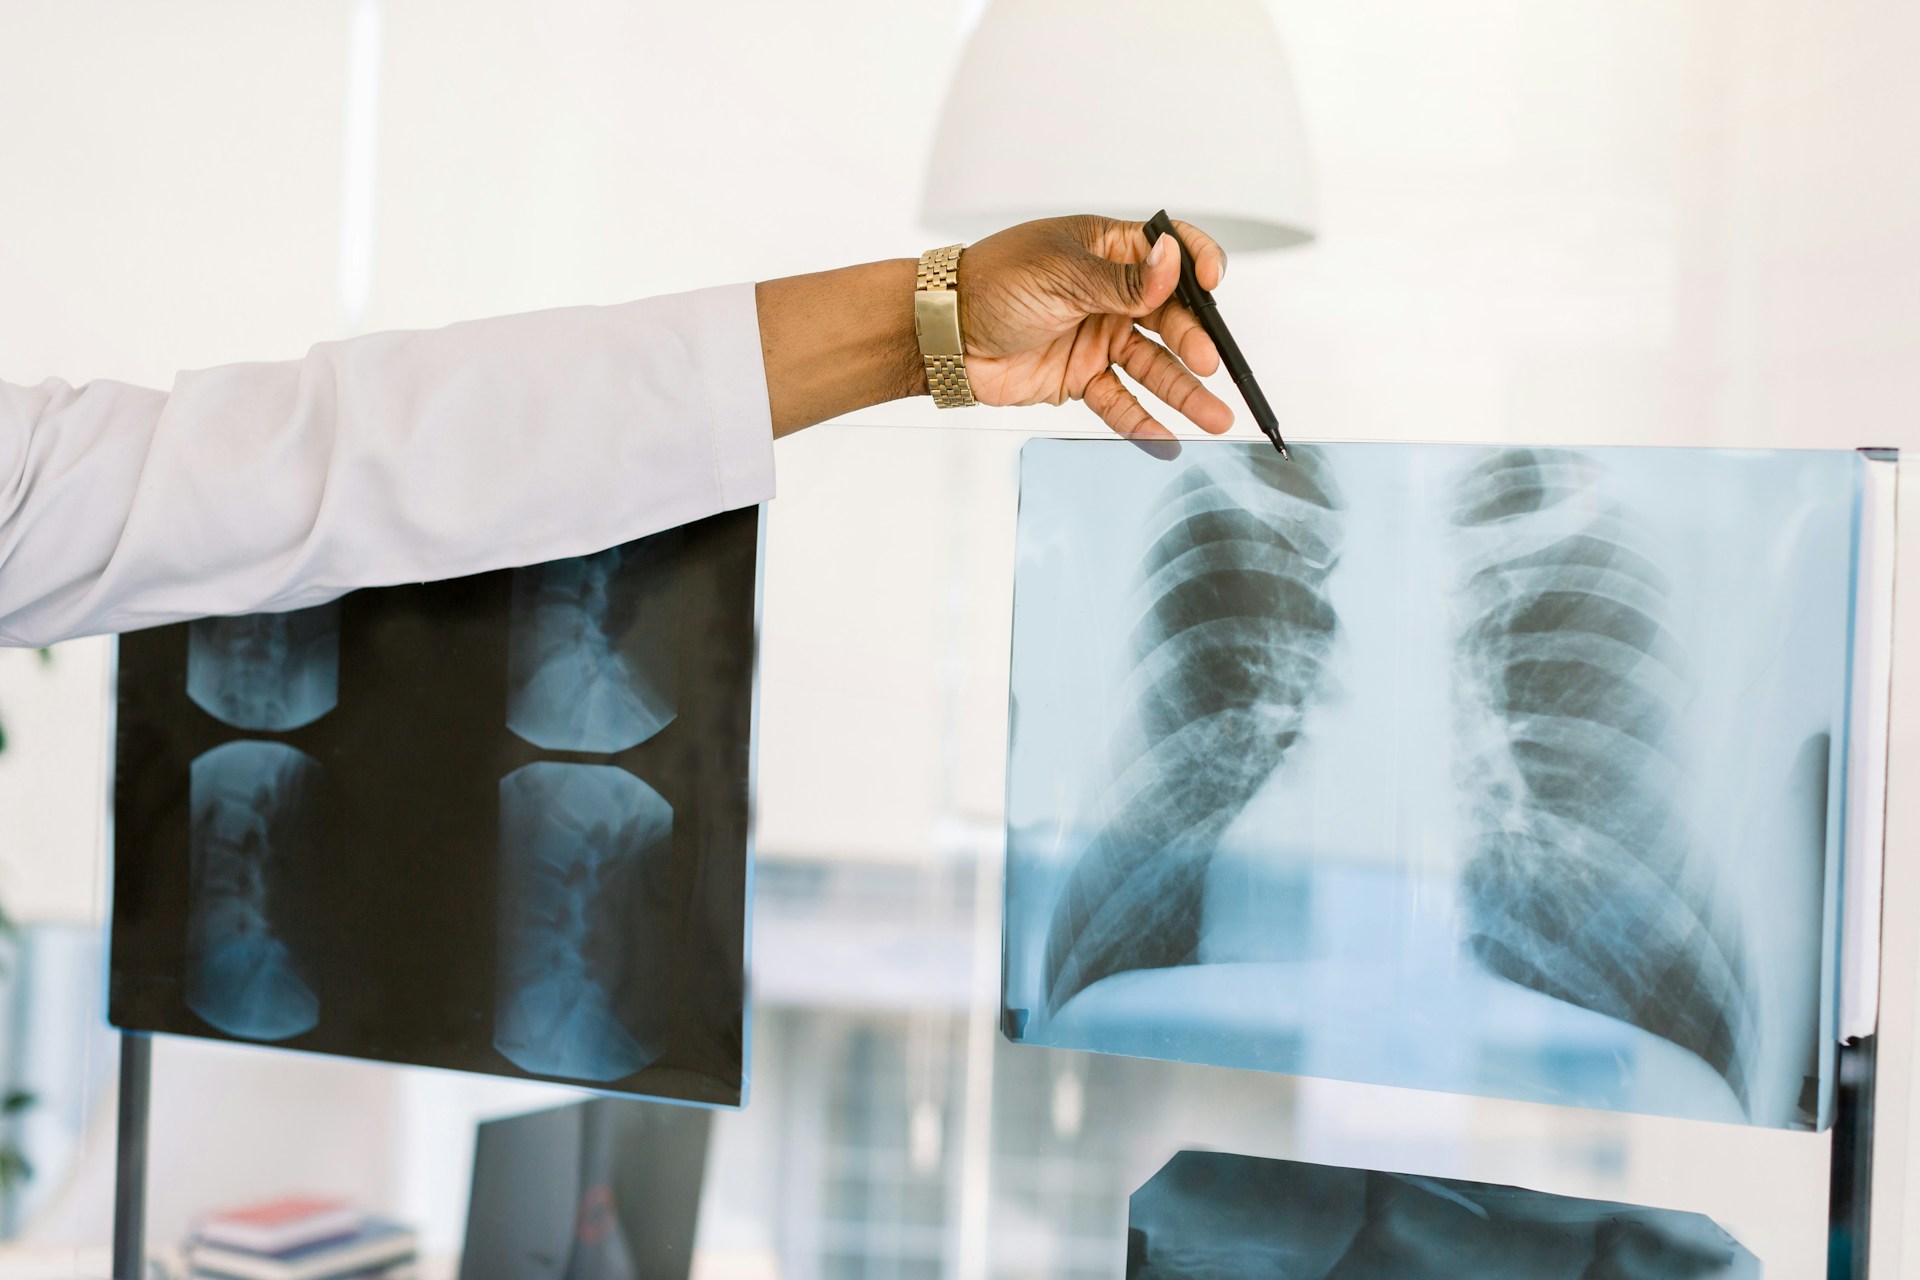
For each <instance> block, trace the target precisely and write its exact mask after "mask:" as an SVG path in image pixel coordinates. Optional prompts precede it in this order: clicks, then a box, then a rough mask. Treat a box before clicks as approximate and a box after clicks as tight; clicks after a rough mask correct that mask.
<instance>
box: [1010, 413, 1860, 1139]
mask: <svg viewBox="0 0 1920 1280" xmlns="http://www.w3.org/2000/svg"><path fill="white" fill-rule="evenodd" d="M1869 465H1870V464H1869V463H1867V462H1866V461H1865V460H1864V459H1862V458H1861V457H1859V456H1857V455H1855V454H1851V453H1838V452H1828V453H1808V452H1798V453H1784V452H1780V453H1762V452H1731V451H1713V450H1678V449H1676V450H1656V449H1591V450H1566V449H1516V448H1479V447H1458V446H1396V445H1329V446H1318V447H1304V448H1302V449H1300V450H1298V451H1297V457H1296V461H1295V462H1293V463H1291V464H1289V463H1287V462H1284V461H1282V460H1281V459H1280V458H1279V457H1277V456H1276V455H1275V454H1274V453H1273V451H1272V450H1271V449H1267V448H1262V447H1260V446H1254V445H1242V444H1238V443H1224V442H1216V443H1199V444H1188V445H1187V446H1185V447H1184V448H1183V449H1182V451H1181V453H1180V455H1179V456H1178V457H1177V458H1173V459H1162V458H1154V457H1152V456H1149V455H1147V454H1145V453H1142V452H1140V451H1138V450H1135V449H1131V448H1128V447H1127V446H1126V445H1125V444H1124V443H1120V442H1104V441H1061V440H1055V441H1035V442H1033V443H1032V444H1030V445H1029V446H1028V447H1027V450H1026V452H1025V454H1024V457H1023V461H1022V480H1021V508H1020V530H1019V563H1018V570H1017V576H1016V597H1015V619H1014V652H1013V689H1012V708H1011V741H1010V746H1009V769H1008V794H1007V821H1008V866H1007V878H1006V953H1005V954H1006V968H1005V972H1004V974H1003V985H1004V998H1005V1006H1006V1007H1005V1026H1006V1030H1007V1032H1008V1034H1009V1035H1011V1036H1012V1037H1013V1038H1015V1039H1018V1040H1023V1041H1026V1042H1030V1043H1036V1044H1046V1045H1054V1046H1060V1047H1069V1048H1080V1049H1092V1050H1099V1051H1106V1052H1115V1053H1127V1054H1136V1055H1141V1056H1149V1057H1163V1058H1173V1059H1178V1060H1183V1061H1195V1062H1207V1063H1214V1064H1218V1065H1227V1066H1238V1067H1254V1068H1260V1069H1266V1070H1273V1071H1284V1072H1290V1073H1298V1074H1308V1075H1323V1076H1331V1077H1336V1078H1344V1079H1353V1080H1361V1081H1367V1082H1372V1083H1380V1084H1392V1085H1402V1086H1410V1087H1419V1088H1430V1089H1444V1090H1449V1091H1455V1092H1464V1093H1478V1094H1486V1095H1491V1096H1498V1097H1510V1098H1520V1099H1527V1100H1537V1101H1549V1102H1557V1103H1563V1104H1570V1105H1580V1106H1592V1107H1604V1108H1613V1109H1626V1110H1638V1111H1646V1112H1652V1113H1657V1114H1668V1115H1679V1116H1688V1117H1699V1118H1711V1119H1719V1120H1727V1121H1734V1122H1740V1123H1751V1124H1759V1125H1767V1126H1776V1127H1798V1128H1808V1127H1816V1126H1818V1125H1820V1124H1823V1123H1824V1122H1825V1120H1826V1118H1827V1117H1826V1111H1827V1108H1828V1106H1829V1099H1830V1095H1831V1090H1830V1081H1831V1072H1832V1049H1831V1046H1832V1043H1833V1040H1834V1035H1833V1031H1834V1026H1835V1022H1834V1019H1835V1007H1834V999H1833V992H1832V986H1833V983H1832V974H1833V972H1834V964H1835V947H1836V931H1837V913H1838V906H1837V904H1838V900H1839V894H1838V880H1837V877H1838V871H1839V865H1840V852H1841V851H1840V837H1841V830H1842V827H1841V813H1842V804H1841V801H1842V799H1843V796H1844V787H1845V782H1846V778H1845V765H1846V752H1845V749H1844V744H1845V742H1846V740H1847V730H1848V723H1847V715H1848V707H1849V695H1850V684H1849V679H1850V666H1849V655H1850V651H1851V645H1852V642H1853V612H1852V611H1853V608H1854V597H1853V586H1854V584H1853V581H1852V577H1853V573H1854V565H1855V555H1854V552H1855V539H1856V536H1857V534H1856V522H1855V517H1856V512H1857V510H1858V507H1859V504H1860V502H1861V495H1862V492H1863V477H1864V474H1865V471H1864V469H1865V468H1866V467H1867V466H1869Z"/></svg>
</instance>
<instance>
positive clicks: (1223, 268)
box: [1213, 253, 1227, 285]
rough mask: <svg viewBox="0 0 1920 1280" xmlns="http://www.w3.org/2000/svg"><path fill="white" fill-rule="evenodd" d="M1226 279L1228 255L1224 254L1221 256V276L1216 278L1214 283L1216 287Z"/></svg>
mask: <svg viewBox="0 0 1920 1280" xmlns="http://www.w3.org/2000/svg"><path fill="white" fill-rule="evenodd" d="M1226 278H1227V255H1226V254H1224V253H1223V254H1221V255H1220V274H1219V275H1218V276H1217V277H1215V279H1214V282H1213V283H1214V284H1215V285H1218V284H1219V283H1220V282H1221V281H1222V280H1225V279H1226Z"/></svg>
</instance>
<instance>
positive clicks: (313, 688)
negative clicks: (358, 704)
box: [187, 601, 340, 733]
mask: <svg viewBox="0 0 1920 1280" xmlns="http://www.w3.org/2000/svg"><path fill="white" fill-rule="evenodd" d="M187 696H188V697H190V698H192V699H193V700H194V702H196V703H197V704H199V706H200V709H201V710H203V711H205V712H206V713H207V714H208V715H210V716H212V717H214V718H215V719H216V720H220V721H222V722H224V723H226V724H230V725H232V726H233V727H234V728H236V729H256V730H264V731H266V732H268V733H284V732H286V731H287V730H289V729H298V728H300V727H301V726H302V725H308V724H312V723H313V722H314V721H315V720H318V719H319V718H320V717H321V716H324V715H325V714H327V712H329V711H331V710H333V708H334V704H335V703H337V702H338V701H339V700H340V605H339V602H338V601H334V602H331V603H328V604H323V605H316V606H315V607H314V608H311V609H298V610H295V611H294V612H292V613H254V614H248V615H246V616H245V617H239V618H200V619H198V620H196V621H194V622H193V623H191V624H189V625H188V627H187Z"/></svg>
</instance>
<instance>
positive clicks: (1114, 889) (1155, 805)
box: [1045, 449, 1341, 1011]
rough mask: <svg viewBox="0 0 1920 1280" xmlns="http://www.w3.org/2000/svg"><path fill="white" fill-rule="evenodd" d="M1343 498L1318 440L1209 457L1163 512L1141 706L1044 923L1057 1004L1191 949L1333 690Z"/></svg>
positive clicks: (1177, 486) (1146, 614)
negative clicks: (1322, 697)
mask: <svg viewBox="0 0 1920 1280" xmlns="http://www.w3.org/2000/svg"><path fill="white" fill-rule="evenodd" d="M1340 506H1341V504H1340V496H1339V491H1338V489H1337V488H1336V487H1335V485H1334V483H1333V481H1332V478H1331V476H1330V475H1329V473H1328V472H1327V470H1326V468H1325V467H1324V465H1323V464H1322V461H1321V459H1320V457H1319V455H1318V454H1317V452H1316V451H1315V450H1312V449H1300V450H1297V451H1296V454H1295V461H1294V462H1292V463H1287V462H1284V461H1282V460H1281V459H1280V458H1278V457H1273V456H1261V455H1259V454H1249V453H1243V452H1235V453H1233V454H1230V455H1227V456H1216V457H1215V458H1213V459H1212V460H1210V461H1209V462H1208V463H1205V464H1201V463H1196V464H1195V465H1193V466H1191V467H1188V468H1186V469H1184V470H1182V471H1181V473H1180V474H1179V476H1178V477H1177V478H1176V479H1174V480H1173V481H1172V482H1171V483H1170V484H1169V485H1168V486H1167V487H1166V489H1165V490H1164V491H1163V492H1162V493H1161V495H1160V498H1159V500H1158V501H1157V502H1156V503H1155V504H1154V507H1153V510H1152V512H1151V513H1150V515H1149V517H1148V522H1149V527H1150V529H1151V530H1152V536H1151V545H1150V549H1149V550H1148V551H1147V554H1146V556H1145V558H1144V560H1143V563H1142V577H1141V580H1140V583H1139V586H1138V588H1137V589H1136V590H1135V592H1134V595H1133V607H1132V608H1130V610H1129V615H1128V616H1129V617H1130V618H1132V619H1137V621H1135V622H1134V623H1133V630H1132V634H1131V637H1130V642H1129V647H1130V651H1131V653H1132V655H1133V661H1132V668H1131V670H1130V672H1129V673H1128V675H1127V677H1126V680H1125V683H1124V685H1123V686H1122V693H1121V700H1122V702H1123V704H1124V705H1125V706H1126V707H1128V708H1130V714H1129V716H1128V717H1127V720H1126V722H1125V723H1124V724H1123V726H1122V728H1121V729H1120V731H1119V733H1118V734H1117V736H1116V738H1115V741H1114V743H1113V749H1112V754H1111V769H1110V775H1109V776H1110V777H1111V779H1112V781H1111V783H1110V785H1109V786H1108V788H1107V791H1106V794H1105V796H1104V797H1103V799H1102V801H1101V810H1100V812H1101V815H1102V821H1101V822H1100V823H1099V825H1098V827H1097V829H1096V832H1095V834H1094V836H1093V838H1092V842H1091V843H1090V845H1089V846H1088V847H1087V848H1086V850H1085V851H1084V852H1083V853H1082V854H1081V855H1080V857H1079V859H1078V861H1077V862H1076V863H1075V864H1074V866H1073V869H1072V871H1071V873H1070V874H1069V877H1068V880H1067V883H1066V886H1065V888H1064V890H1063V891H1062V892H1061V895H1060V899H1059V902H1058V905H1057V906H1056V908H1055V910H1054V914H1053V920H1052V924H1051V926H1050V928H1049V930H1048V936H1047V950H1046V976H1045V987H1046V993H1047V1003H1048V1007H1049V1009H1051V1010H1054V1011H1057V1010H1058V1009H1059V1008H1060V1006H1061V1005H1062V1004H1064V1003H1065V1002H1066V1001H1067V1000H1068V999H1070V998H1072V997H1073V996H1074V995H1075V994H1077V993H1078V992H1080V991H1081V990H1083V989H1084V988H1086V987H1088V986H1090V985H1091V984H1093V983H1094V982H1097V981H1099V980H1100V979H1101V978H1104V977H1107V976H1109V975H1111V974H1115V973H1120V972H1123V971H1126V970H1133V969H1152V968H1161V967H1165V966H1168V965H1178V964H1186V963H1190V962H1191V961H1193V960H1194V959H1195V958H1196V952H1197V949H1198V946H1199V936H1200V927H1201V908H1202V901H1203V897H1204V883H1205V878H1206V871H1207V867H1208V864H1209V862H1210V860H1211V858H1212V856H1213V853H1214V849H1215V845H1216V843H1217V841H1218V840H1219V838H1220V836H1221V834H1222V833H1223V832H1224V831H1226V829H1227V828H1228V826H1229V825H1231V824H1232V822H1233V820H1234V818H1235V817H1237V816H1238V815H1239V813H1240V811H1241V810H1242V809H1244V808H1245V807H1246V805H1247V803H1248V802H1249V801H1250V800H1251V799H1252V798H1253V796H1254V794H1255V793H1256V792H1257V791H1259V789H1260V788H1261V787H1262V786H1263V785H1264V784H1265V783H1266V781H1267V779H1268V778H1269V777H1270V776H1271V775H1272V773H1273V771H1274V769H1275V768H1277V767H1278V766H1279V765H1280V762H1281V760H1282V759H1283V758H1284V757H1285V756H1286V754H1287V752H1288V750H1289V748H1291V747H1292V746H1293V745H1294V743H1295V741H1296V740H1297V739H1298V738H1299V736H1300V734H1301V731H1302V725H1303V722H1304V720H1305V718H1306V715H1307V711H1308V709H1309V708H1310V707H1311V706H1312V704H1313V702H1314V700H1315V698H1316V697H1317V696H1318V695H1319V693H1320V692H1321V689H1322V685H1323V681H1324V679H1325V672H1324V667H1325V663H1326V658H1327V655H1328V652H1329V650H1330V649H1331V648H1332V646H1333V643H1334V639H1335V635H1336V632H1337V630H1338V621H1337V620H1336V618H1335V617H1334V613H1333V609H1332V607H1331V606H1330V605H1329V604H1328V603H1327V600H1326V597H1325V595H1324V593H1323V589H1322V588H1323V586H1324V584H1325V582H1326V579H1327V575H1328V574H1329V573H1331V572H1332V570H1333V568H1334V565H1335V564H1336V563H1337V562H1338V560H1339V553H1340V552H1339V548H1340Z"/></svg>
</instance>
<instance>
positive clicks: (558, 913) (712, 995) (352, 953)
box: [108, 509, 760, 1106]
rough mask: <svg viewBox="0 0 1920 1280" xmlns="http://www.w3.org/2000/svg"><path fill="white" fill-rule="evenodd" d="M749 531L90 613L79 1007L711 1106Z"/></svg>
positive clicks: (731, 1074)
mask: <svg viewBox="0 0 1920 1280" xmlns="http://www.w3.org/2000/svg"><path fill="white" fill-rule="evenodd" d="M759 538H760V524H759V513H758V511H757V510H751V509H750V510H745V511H734V512H729V513H727V514H724V515H720V516H715V517H713V518H711V519H708V520H702V521H699V522H697V523H695V524H691V525H687V526H685V527H683V528H680V529H675V530H670V531H668V532H666V533H663V534H659V535H656V536H655V537H652V538H646V539H642V540H640V541H638V542H634V543H629V544H628V545H626V546H624V547H616V548H613V549H611V550H609V551H605V552H601V553H599V554H597V555H591V556H583V557H580V558H577V559H573V560H563V561H556V562H554V563H551V564H546V565H535V566H531V567H528V568H523V569H515V570H508V571H502V572H498V573H487V574H480V575H477V576H474V577H470V578H462V579H457V580H454V581H449V582H438V583H428V584H423V585H418V586H404V587H390V588H384V589H379V590H367V591H359V592H356V593H354V594H352V595H349V596H347V597H345V598H344V599H341V600H339V601H336V602H333V603H331V604H327V605H322V606H319V607H317V608H313V609H306V610H301V611H298V612H294V613H286V614H277V615H262V616H258V617H252V618H217V619H205V620H202V621H199V622H194V623H191V624H185V625H180V626H170V627H161V628H157V629H154V630H151V631H143V632H138V633H135V634H132V635H128V636H125V637H123V638H122V639H121V641H120V658H119V693H118V699H119V712H118V714H119V720H118V732H117V743H116V761H115V770H114V885H113V923H112V963H111V971H112V973H111V983H110V989H109V995H108V1004H109V1017H110V1020H111V1021H112V1022H113V1024H114V1025H115V1026H117V1027H121V1028H123V1029H126V1030H133V1031H152V1032H167V1033H173V1034H180V1035H193V1036H205V1037H209V1038H213V1039H226V1040H236V1041H242V1042H247V1043H254V1044H269V1045H275V1046H279V1047H284V1048H289V1049H297V1050H304V1051H307V1052H315V1053H330V1054H339V1055H344V1056H349V1057H356V1058H372V1059H379V1060H382V1061H388V1062H403V1063H413V1064H418V1065H422V1066H432V1067H447V1068H453V1069H457V1070H462V1071H480V1072H488V1073H492V1074H496V1075H507V1076H530V1077H536V1078H543V1079H552V1080H563V1081H567V1082H569V1083H575V1084H582V1085H586V1086H589V1087H593V1088H599V1089H605V1090H608V1091H613V1092H620V1093H632V1094H643V1095H649V1096H655V1097H661V1098H670V1099H679V1100H683V1101H690V1102H698V1103H707V1104H715V1105H725V1106H733V1105H738V1104H739V1103H740V1102H741V1100H742V1098H743V1095H744V1089H745V1065H744V1064H745V1059H744V1055H743V1052H742V1046H743V1043H744V1040H745V1036H746V1017H747V1006H746V998H745V965H746V960H745V954H746V928H745V919H746V895H747V891H748V858H749V851H748V786H749V771H750V766H751V758H752V727H753V706H754V689H753V673H754V627H755V611H756V604H757V600H756V593H757V590H758V583H759Z"/></svg>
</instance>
